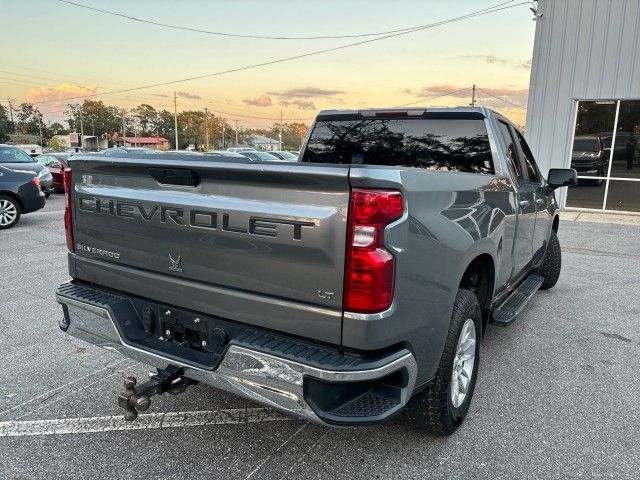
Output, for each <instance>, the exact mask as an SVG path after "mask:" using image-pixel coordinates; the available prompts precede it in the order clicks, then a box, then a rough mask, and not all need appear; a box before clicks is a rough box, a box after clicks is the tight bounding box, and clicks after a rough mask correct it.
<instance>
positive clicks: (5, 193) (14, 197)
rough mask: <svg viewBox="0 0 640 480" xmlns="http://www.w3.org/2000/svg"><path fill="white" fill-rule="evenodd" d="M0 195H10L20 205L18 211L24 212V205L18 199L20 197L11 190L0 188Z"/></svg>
mask: <svg viewBox="0 0 640 480" xmlns="http://www.w3.org/2000/svg"><path fill="white" fill-rule="evenodd" d="M0 195H4V196H5V197H10V198H12V199H13V200H15V201H16V202H18V206H19V207H20V213H22V212H24V205H23V204H22V200H20V197H19V196H18V195H16V194H15V193H13V192H4V191H2V190H0Z"/></svg>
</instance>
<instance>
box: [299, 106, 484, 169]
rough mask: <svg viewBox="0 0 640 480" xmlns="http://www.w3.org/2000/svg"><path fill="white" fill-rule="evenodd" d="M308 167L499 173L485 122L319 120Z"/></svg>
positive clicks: (425, 118)
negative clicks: (345, 166) (327, 165)
mask: <svg viewBox="0 0 640 480" xmlns="http://www.w3.org/2000/svg"><path fill="white" fill-rule="evenodd" d="M303 153H304V156H303V158H302V159H301V161H302V162H311V163H334V164H349V165H386V166H395V167H414V168H421V169H426V170H437V171H447V172H466V173H480V174H488V175H493V174H494V173H495V170H494V165H493V158H492V155H491V147H490V144H489V138H488V135H487V129H486V126H485V122H484V117H483V116H481V115H469V116H464V115H458V116H457V117H456V116H452V115H451V114H448V115H446V114H445V115H438V114H435V113H434V114H431V115H429V114H428V113H427V114H425V115H423V116H422V117H416V118H411V117H401V118H379V117H371V118H369V117H362V116H360V115H357V114H340V115H329V116H327V117H326V118H325V117H323V116H320V117H318V120H317V121H316V123H315V125H314V127H313V131H312V132H311V134H310V136H309V141H308V142H307V146H306V148H305V150H304V152H303Z"/></svg>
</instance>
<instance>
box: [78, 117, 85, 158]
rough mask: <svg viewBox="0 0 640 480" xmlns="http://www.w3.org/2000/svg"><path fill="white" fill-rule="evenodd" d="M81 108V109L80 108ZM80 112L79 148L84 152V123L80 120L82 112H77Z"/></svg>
mask: <svg viewBox="0 0 640 480" xmlns="http://www.w3.org/2000/svg"><path fill="white" fill-rule="evenodd" d="M80 108H82V107H80ZM79 112H80V146H81V147H82V150H83V151H84V123H83V120H82V110H79Z"/></svg>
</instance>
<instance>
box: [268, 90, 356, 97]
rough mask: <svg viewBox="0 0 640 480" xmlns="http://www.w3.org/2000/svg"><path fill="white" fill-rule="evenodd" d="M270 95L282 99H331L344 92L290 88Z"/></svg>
mask: <svg viewBox="0 0 640 480" xmlns="http://www.w3.org/2000/svg"><path fill="white" fill-rule="evenodd" d="M268 93H269V94H270V95H274V96H276V97H280V98H287V99H291V98H317V97H331V96H333V95H340V94H342V93H344V91H343V90H327V89H324V88H316V87H303V88H290V89H289V90H283V91H281V92H268Z"/></svg>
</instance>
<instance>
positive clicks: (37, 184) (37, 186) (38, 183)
mask: <svg viewBox="0 0 640 480" xmlns="http://www.w3.org/2000/svg"><path fill="white" fill-rule="evenodd" d="M31 183H33V184H34V185H35V186H36V188H37V189H38V190H40V179H39V178H38V177H33V178H32V179H31Z"/></svg>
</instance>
